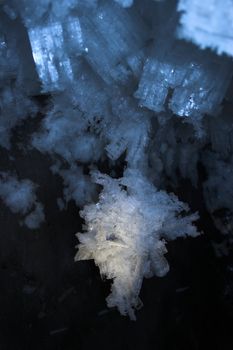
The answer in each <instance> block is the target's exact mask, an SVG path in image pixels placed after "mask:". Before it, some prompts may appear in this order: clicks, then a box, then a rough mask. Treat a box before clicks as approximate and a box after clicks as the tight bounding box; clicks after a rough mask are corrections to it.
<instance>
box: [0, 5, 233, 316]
mask: <svg viewBox="0 0 233 350" xmlns="http://www.w3.org/2000/svg"><path fill="white" fill-rule="evenodd" d="M232 32H233V0H226V1H220V0H219V1H217V0H208V1H201V0H200V1H199V0H177V1H176V0H174V1H173V0H163V1H162V0H137V1H136V0H135V1H133V0H60V1H57V0H56V1H55V0H8V1H4V0H3V1H0V147H3V148H4V150H2V149H0V151H1V152H3V153H2V154H3V155H4V157H5V158H6V163H7V162H8V161H9V164H10V165H11V170H12V165H15V173H16V172H17V166H16V165H17V164H16V158H17V157H18V155H19V154H20V156H22V157H29V159H31V157H33V156H34V153H33V152H35V153H36V154H37V155H38V152H39V154H40V155H39V157H41V158H42V159H46V164H48V162H50V163H49V166H50V170H51V172H52V174H51V176H53V175H54V174H55V175H56V176H57V175H58V176H60V178H61V183H62V184H63V188H62V190H63V192H62V190H61V192H60V193H58V194H57V198H55V203H57V206H58V207H59V209H60V210H65V209H67V207H68V206H66V203H67V202H69V201H71V200H73V201H74V202H75V204H76V206H77V208H78V209H77V210H81V215H82V217H83V218H84V220H85V226H84V231H86V232H85V233H82V234H81V233H79V234H78V238H79V241H80V244H79V250H78V253H77V259H94V260H95V263H96V264H97V265H98V266H99V268H100V272H101V274H102V275H103V276H106V277H107V278H110V279H113V285H112V293H111V295H110V296H109V297H108V299H107V302H108V305H109V306H117V307H118V309H119V310H120V312H121V313H122V314H129V316H130V317H131V318H132V319H134V318H135V314H134V312H135V309H136V308H137V307H138V306H140V301H139V293H140V288H141V285H142V280H143V278H144V277H150V276H152V275H157V276H163V275H165V274H166V273H167V272H168V263H167V261H166V258H165V257H164V255H165V253H166V241H168V240H173V239H175V238H176V237H184V236H193V237H195V236H197V235H198V233H197V230H196V229H195V226H193V222H194V221H195V220H196V219H197V214H193V215H190V214H189V209H188V206H187V205H186V204H184V203H182V202H180V201H179V200H178V198H177V197H175V195H173V194H171V191H174V192H175V193H177V195H178V196H180V194H181V193H180V188H181V187H182V186H183V180H184V179H185V180H186V182H187V183H189V186H190V187H191V186H192V190H193V191H198V194H199V193H200V194H201V198H203V201H204V203H203V206H204V205H205V207H206V210H207V211H208V212H209V214H210V215H211V217H212V219H213V222H214V223H215V225H216V227H217V228H218V229H219V230H220V232H221V233H224V234H226V233H227V234H228V236H230V235H231V234H232V229H233V205H232V196H233V191H232V174H233V141H232V131H233V121H232V106H233V97H232V91H233V84H232V73H233V69H232V68H233V61H232V56H233V40H232ZM195 44H196V45H195ZM210 48H211V49H213V50H209V49H210ZM29 118H30V119H29ZM32 118H33V119H32ZM31 152H32V153H31ZM4 157H3V165H4V164H5V163H4V162H5V160H4ZM48 158H49V159H48ZM1 165H2V164H1ZM200 169H201V170H200ZM102 173H105V175H102ZM200 173H201V175H202V176H199V175H200ZM203 173H204V175H206V178H205V179H204V180H203V178H204V176H203ZM91 174H93V175H91ZM25 177H26V178H27V177H28V176H27V175H26V176H25ZM200 182H202V183H200ZM100 185H101V186H102V187H103V189H102V191H101V186H100ZM36 190H37V186H36V185H35V184H34V183H33V182H32V181H31V180H29V179H28V180H22V179H18V177H16V176H13V175H11V172H9V171H7V169H5V170H4V169H2V172H1V173H0V197H1V199H2V201H3V202H4V203H5V204H6V205H7V206H8V207H9V208H10V209H11V210H12V211H13V212H14V213H16V214H20V215H21V216H22V217H23V220H24V224H25V225H26V226H28V227H29V228H31V229H35V228H37V227H39V225H40V223H42V222H43V221H44V220H45V215H44V211H43V205H42V204H41V203H40V202H39V201H38V199H37V196H36ZM166 191H169V193H168V192H166ZM181 192H182V191H181ZM98 198H99V199H98ZM190 202H191V201H190ZM190 204H192V203H190ZM201 207H202V206H201ZM203 210H204V209H203ZM225 222H227V225H225Z"/></svg>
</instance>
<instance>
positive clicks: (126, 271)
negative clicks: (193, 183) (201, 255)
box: [76, 170, 198, 319]
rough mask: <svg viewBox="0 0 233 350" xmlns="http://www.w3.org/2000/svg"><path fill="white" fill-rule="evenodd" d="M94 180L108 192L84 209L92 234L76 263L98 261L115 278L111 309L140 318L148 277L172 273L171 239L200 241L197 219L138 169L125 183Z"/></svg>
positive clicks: (82, 239)
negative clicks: (168, 244) (137, 311)
mask: <svg viewBox="0 0 233 350" xmlns="http://www.w3.org/2000/svg"><path fill="white" fill-rule="evenodd" d="M93 179H94V181H95V182H97V183H98V184H100V185H102V186H103V191H102V192H101V194H100V198H99V201H98V203H96V204H90V205H87V206H85V207H84V209H83V211H81V216H82V217H83V218H84V219H85V222H86V225H85V230H86V231H87V232H86V233H85V234H78V238H79V241H80V242H81V244H80V245H79V251H78V253H77V256H76V259H77V260H86V259H94V260H95V263H96V264H97V265H98V266H99V269H100V273H101V275H102V276H105V277H107V278H110V279H113V285H112V291H111V294H110V295H109V296H108V298H107V303H108V306H110V307H113V306H117V307H118V309H119V311H120V312H121V314H123V315H125V314H129V316H130V318H131V319H135V314H134V308H135V309H137V308H138V307H139V306H140V304H141V302H140V299H139V292H140V289H141V285H142V281H143V278H144V277H152V276H154V275H156V276H159V277H162V276H164V275H166V274H167V272H168V271H169V265H168V262H167V260H166V258H165V257H164V255H165V254H166V252H167V249H166V240H173V239H176V238H177V237H184V236H186V235H189V236H192V237H196V236H197V235H198V232H197V230H196V227H195V226H193V225H192V222H193V221H195V220H197V218H198V216H197V214H193V215H189V216H185V215H187V212H188V211H189V208H188V206H187V205H185V204H184V203H182V202H180V201H179V200H178V198H177V197H176V196H175V195H169V194H167V193H166V192H164V191H157V190H156V188H155V187H154V186H153V185H152V184H151V183H150V182H149V181H148V180H147V178H146V177H144V176H143V175H141V174H140V172H139V171H137V170H131V171H127V173H126V174H125V176H124V177H123V178H121V179H112V178H111V177H108V176H106V175H102V174H100V173H94V174H93Z"/></svg>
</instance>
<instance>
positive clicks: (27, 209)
mask: <svg viewBox="0 0 233 350" xmlns="http://www.w3.org/2000/svg"><path fill="white" fill-rule="evenodd" d="M36 187H37V186H36V185H35V184H34V183H33V182H32V181H30V180H28V179H23V180H19V179H18V178H17V177H15V176H13V175H11V174H9V173H5V172H0V198H1V199H2V201H4V203H5V204H6V205H7V207H8V208H9V209H10V210H11V211H12V212H13V213H19V214H20V215H22V216H23V217H24V221H23V223H24V224H25V225H26V226H27V227H28V228H30V229H36V228H38V227H39V226H40V224H41V223H42V222H43V221H44V219H45V216H44V208H43V205H42V204H41V203H40V202H39V201H38V200H37V196H36Z"/></svg>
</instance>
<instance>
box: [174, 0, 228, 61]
mask: <svg viewBox="0 0 233 350" xmlns="http://www.w3.org/2000/svg"><path fill="white" fill-rule="evenodd" d="M178 11H181V13H182V14H181V20H180V23H181V26H180V28H179V31H178V35H179V37H180V38H184V39H187V40H191V41H193V42H194V43H195V44H197V45H199V46H200V47H201V48H203V49H204V48H207V47H209V48H212V49H214V50H216V51H217V53H218V54H222V53H226V54H228V55H230V56H233V36H232V33H233V1H232V0H224V1H218V0H208V1H207V0H206V1H199V0H179V5H178Z"/></svg>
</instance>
